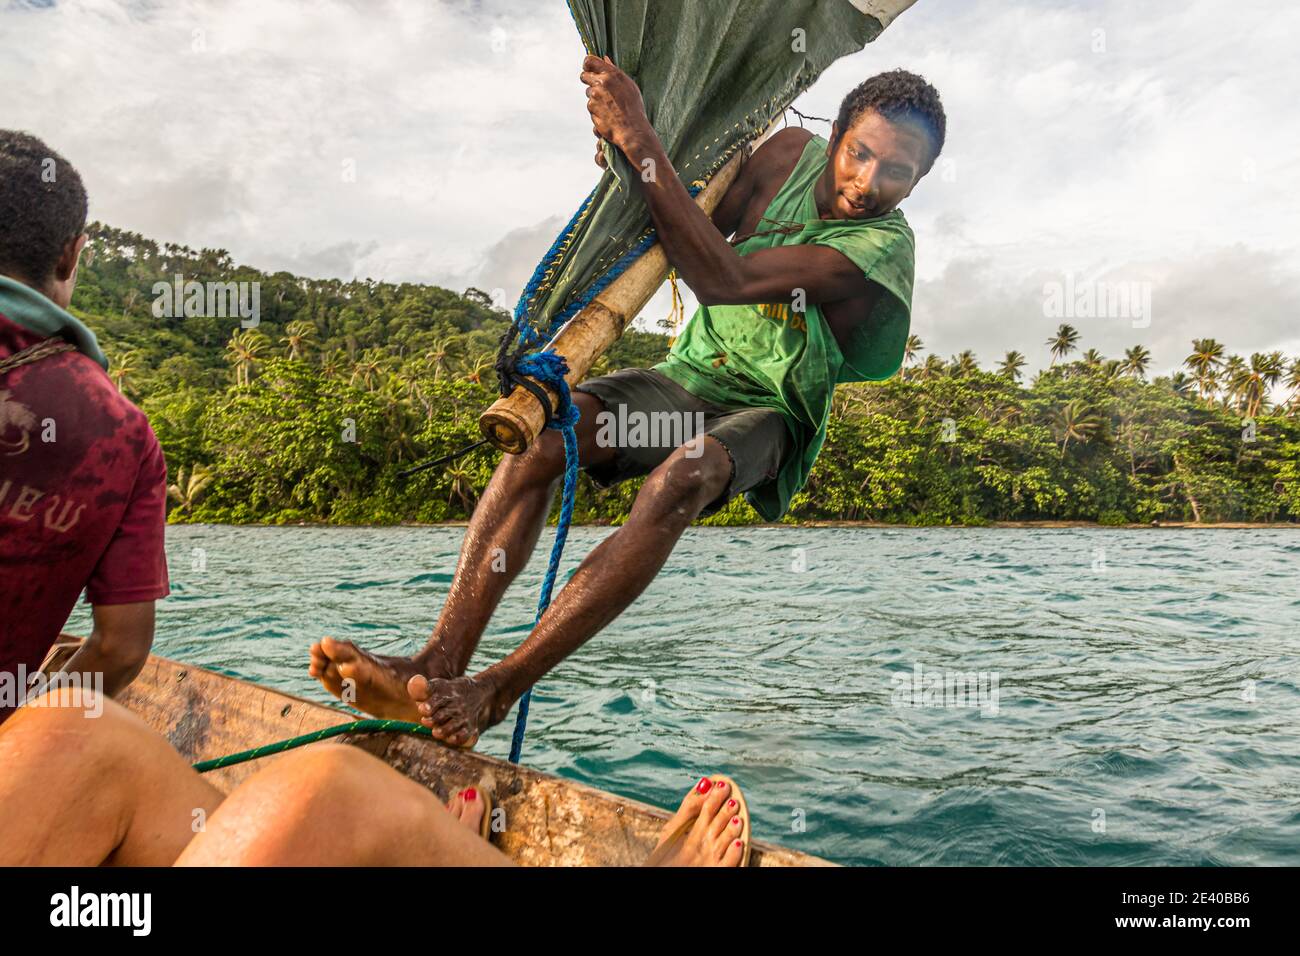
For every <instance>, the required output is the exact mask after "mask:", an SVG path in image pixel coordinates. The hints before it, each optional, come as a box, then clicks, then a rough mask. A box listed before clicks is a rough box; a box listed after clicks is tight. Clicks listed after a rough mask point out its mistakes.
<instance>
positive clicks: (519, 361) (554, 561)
mask: <svg viewBox="0 0 1300 956" xmlns="http://www.w3.org/2000/svg"><path fill="white" fill-rule="evenodd" d="M699 191H700V187H699V186H692V187H691V189H690V193H691V195H692V196H694V195H695V194H696V193H698V192H699ZM595 195H596V190H594V189H593V190H592V191H591V193H590V194H589V195H588V196H587V198H586V199H585V200H583V203H582V205H581V206H580V207H579V209H578V211H577V212H576V213H574V214H573V218H572V219H570V220H569V224H568V225H567V226H565V227H564V229H563V230H561V231H560V234H559V236H557V237H556V239H555V242H553V243H552V244H551V248H550V249H549V250H548V251H547V253H546V255H545V256H544V257H543V258H542V261H541V262H539V263H538V264H537V268H536V269H535V270H533V275H532V278H531V279H529V280H528V283H527V285H525V286H524V291H523V293H522V294H521V295H520V296H519V303H518V304H517V305H516V306H515V314H514V322H513V324H512V326H511V328H510V330H509V332H507V333H506V335H505V336H503V337H502V340H501V349H500V352H499V354H498V357H497V372H498V375H499V376H500V379H501V393H502V394H503V395H508V394H509V393H510V390H511V388H512V387H513V386H512V384H511V373H518V374H522V375H527V376H530V377H531V378H534V379H536V380H537V381H538V382H541V383H542V384H544V385H549V386H550V387H551V388H552V389H553V390H554V391H555V392H556V394H558V395H559V397H560V400H559V407H558V408H557V409H556V410H555V414H554V415H553V416H552V417H551V419H550V420H549V421H548V422H547V423H546V427H547V428H556V429H559V431H560V434H561V435H562V436H563V437H564V491H563V495H562V497H561V499H560V517H559V520H557V521H556V524H555V541H554V543H552V545H551V558H550V561H549V562H548V563H547V566H546V576H545V577H544V578H543V579H542V593H541V597H540V598H539V599H538V601H537V616H536V618H534V619H533V627H536V626H537V625H538V623H540V622H541V620H542V615H543V614H545V613H546V609H547V608H548V607H550V604H551V592H552V591H553V590H554V588H555V578H556V575H557V574H558V573H559V570H560V558H561V556H562V555H563V554H564V542H565V541H566V540H567V539H568V536H569V523H570V521H572V519H573V501H574V495H575V492H576V491H577V487H578V433H577V424H578V419H579V418H580V414H579V412H578V407H577V406H576V405H574V404H573V401H572V397H571V396H570V394H569V383H568V382H566V381H565V379H564V376H565V375H567V374H568V372H569V366H568V363H567V362H565V360H564V356H562V355H560V354H558V353H557V352H555V351H554V350H553V349H543V350H542V351H539V352H530V353H527V354H521V355H518V356H516V357H515V359H514V360H513V362H512V361H510V360H509V359H508V358H507V353H508V351H509V347H510V343H511V342H512V341H513V339H514V338H515V337H516V336H517V337H518V338H519V339H520V341H522V342H523V344H524V346H525V347H527V346H531V345H536V344H537V343H539V342H542V341H545V340H548V339H549V338H551V337H553V336H554V335H555V333H556V332H557V331H558V330H559V328H560V326H562V325H563V324H564V323H565V322H567V321H569V319H571V318H573V317H574V316H575V315H577V314H578V313H579V312H581V311H582V310H583V309H585V308H586V307H587V306H588V305H590V304H591V301H592V299H594V298H596V296H598V295H600V293H601V292H603V291H604V290H605V289H606V288H607V287H608V286H609V284H610V283H611V282H613V281H614V280H615V279H617V278H618V277H619V276H621V275H622V274H623V273H624V272H626V271H627V269H628V267H629V266H630V265H631V264H632V263H633V262H635V261H636V260H637V259H638V258H639V257H640V256H641V255H642V254H643V253H644V252H646V250H648V249H649V248H650V247H651V246H653V245H654V244H655V241H656V238H657V237H656V234H655V232H654V230H653V229H652V230H650V231H649V232H648V233H647V234H646V235H645V236H644V237H643V238H642V239H641V241H640V242H638V243H637V244H636V245H635V246H633V247H632V248H631V249H629V250H628V251H627V252H626V253H625V254H623V255H622V256H620V257H619V259H618V261H617V262H615V263H614V265H612V266H611V267H610V268H609V270H608V271H606V272H605V274H604V275H602V276H601V277H600V278H598V279H597V280H596V281H595V282H593V283H592V284H591V285H590V286H588V287H587V288H586V289H585V290H583V292H582V294H581V295H579V296H577V297H575V298H574V300H573V301H572V302H570V303H569V304H568V305H566V306H565V307H564V308H563V309H562V310H560V311H559V312H558V313H556V315H555V317H554V318H553V319H552V320H551V321H550V323H549V328H548V329H547V335H546V338H545V339H544V338H543V336H542V335H541V334H540V333H539V332H537V331H536V330H535V329H534V328H533V327H532V325H531V324H530V322H529V320H528V318H529V306H530V305H531V304H532V301H533V299H534V298H535V297H536V296H537V293H538V290H539V289H540V288H541V285H542V282H543V281H544V280H545V277H546V275H547V274H548V272H550V270H551V269H552V268H554V266H555V264H556V262H557V261H558V259H559V258H560V256H561V255H562V253H563V251H564V247H565V242H566V240H568V239H569V238H570V236H571V235H572V233H573V231H574V230H575V229H576V228H577V226H578V223H579V222H581V221H582V218H583V216H585V215H586V213H587V211H588V209H589V208H590V206H591V203H592V200H593V199H594V198H595ZM532 699H533V689H532V688H531V687H530V688H528V690H526V691H524V694H523V696H522V697H520V698H519V713H518V714H517V715H516V717H515V730H514V734H513V735H512V736H511V738H510V762H511V763H518V762H519V757H520V754H521V753H522V752H523V748H524V733H525V731H526V730H527V728H528V705H529V703H530V702H531V701H532Z"/></svg>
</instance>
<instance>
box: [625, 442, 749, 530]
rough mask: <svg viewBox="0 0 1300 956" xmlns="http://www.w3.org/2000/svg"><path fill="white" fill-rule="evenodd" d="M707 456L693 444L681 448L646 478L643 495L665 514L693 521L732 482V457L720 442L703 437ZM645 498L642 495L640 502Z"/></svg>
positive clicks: (704, 450)
mask: <svg viewBox="0 0 1300 956" xmlns="http://www.w3.org/2000/svg"><path fill="white" fill-rule="evenodd" d="M703 441H704V447H703V453H702V454H700V453H694V457H692V450H691V447H690V445H689V444H687V445H683V446H681V447H679V448H678V449H677V450H676V451H674V452H673V453H672V454H671V455H670V456H669V457H668V458H666V459H665V460H664V461H663V463H662V464H660V465H659V466H658V467H657V468H656V469H655V470H654V471H652V472H651V473H650V477H649V478H647V479H646V483H645V486H643V488H642V494H648V495H649V496H650V502H651V503H652V504H653V506H654V507H655V508H656V509H657V510H659V511H661V512H663V513H665V514H675V515H678V516H688V515H689V518H688V520H693V519H694V518H695V516H696V515H697V514H699V512H700V511H702V510H703V509H704V507H705V506H706V505H708V504H709V503H710V502H712V501H714V500H715V499H716V498H717V497H718V496H719V495H721V494H722V493H723V492H724V491H726V489H727V485H728V484H729V483H730V481H731V458H730V456H729V455H728V453H727V450H726V449H725V448H723V447H722V444H721V443H720V442H718V441H717V439H715V438H712V437H710V436H707V435H706V436H703ZM640 498H641V495H638V499H637V500H638V501H639V500H640Z"/></svg>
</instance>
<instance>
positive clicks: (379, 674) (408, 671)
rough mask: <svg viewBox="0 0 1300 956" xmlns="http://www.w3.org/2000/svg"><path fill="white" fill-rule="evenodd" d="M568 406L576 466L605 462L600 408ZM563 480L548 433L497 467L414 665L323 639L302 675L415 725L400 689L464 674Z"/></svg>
mask: <svg viewBox="0 0 1300 956" xmlns="http://www.w3.org/2000/svg"><path fill="white" fill-rule="evenodd" d="M573 401H574V404H575V405H577V407H578V410H579V412H580V418H579V421H578V426H577V438H578V461H579V463H580V464H581V465H584V466H585V465H588V464H600V463H603V462H606V461H609V460H610V459H611V458H612V457H613V456H614V449H613V448H602V447H600V446H598V445H597V444H596V433H597V426H596V415H597V414H598V413H599V412H600V411H601V410H602V409H603V408H604V404H603V403H602V402H601V400H600V399H598V398H596V397H595V396H594V395H591V394H588V393H586V392H574V393H573ZM563 472H564V441H563V436H562V435H560V433H559V432H558V431H556V430H555V429H553V428H548V429H546V430H545V431H544V432H543V433H542V435H541V436H539V438H538V440H537V441H536V442H534V443H533V447H532V448H530V449H529V450H528V451H527V452H525V453H524V454H522V455H505V456H504V457H503V458H502V459H501V462H500V463H499V464H498V465H497V468H496V471H494V472H493V474H492V479H491V481H489V482H488V486H487V489H486V490H485V491H484V493H483V497H482V499H481V500H480V501H479V504H478V506H477V507H476V508H475V509H474V514H473V515H472V516H471V518H470V522H469V527H468V528H467V529H466V531H465V538H464V541H463V542H462V543H461V550H460V559H459V561H458V562H457V564H456V573H455V575H454V577H453V578H452V582H451V588H450V590H449V591H448V593H447V600H446V602H445V603H444V604H443V608H442V613H441V614H440V615H439V617H438V623H437V624H436V625H435V626H434V629H433V634H432V636H431V637H430V638H429V642H428V643H427V644H426V645H425V647H424V649H423V650H422V651H420V652H419V653H418V654H416V655H415V656H414V657H394V656H387V655H379V654H372V653H370V652H368V651H364V650H362V649H361V648H359V647H357V646H356V645H355V644H353V643H351V642H350V641H338V640H334V639H332V638H328V637H327V638H324V639H322V640H321V641H319V642H317V643H316V644H313V645H312V647H311V664H310V667H309V668H308V672H309V673H310V674H311V675H312V676H313V677H315V678H316V679H317V680H319V681H320V682H321V683H322V684H323V685H324V686H325V688H326V689H327V690H329V691H330V693H332V694H334V695H335V696H338V697H343V696H344V693H343V691H344V685H343V682H344V680H348V679H350V680H352V681H354V682H355V684H354V692H355V695H356V696H355V700H353V701H351V703H354V704H355V705H356V706H357V707H359V708H360V709H361V710H364V711H366V712H367V713H370V714H374V715H376V716H378V717H388V718H392V719H396V720H412V721H414V720H418V719H419V714H418V713H417V712H416V709H415V702H414V701H412V700H411V697H410V695H409V694H408V693H407V690H406V687H407V683H408V682H409V681H410V679H411V678H412V677H414V676H416V675H421V676H425V677H444V678H445V677H458V676H459V675H461V674H464V673H465V669H466V668H467V667H468V666H469V661H470V657H471V656H472V655H473V654H474V649H475V648H477V647H478V642H479V639H480V638H481V637H482V636H483V632H484V631H485V630H486V629H487V625H488V622H489V621H490V620H491V618H492V613H493V612H494V611H495V610H496V608H497V605H498V604H500V603H501V598H502V595H504V594H505V591H506V588H507V587H508V586H509V585H510V582H511V581H513V580H514V579H515V577H516V575H518V574H519V571H520V570H521V569H522V568H523V567H524V565H526V564H527V563H528V559H529V557H530V556H531V555H532V553H533V549H534V548H535V547H536V546H537V540H538V538H539V537H540V536H541V533H542V528H543V527H545V525H546V517H547V515H548V514H549V513H550V510H551V502H552V500H553V498H554V497H555V490H556V488H557V487H558V486H559V483H560V481H561V479H562V477H563Z"/></svg>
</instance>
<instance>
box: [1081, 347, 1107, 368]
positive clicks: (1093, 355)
mask: <svg viewBox="0 0 1300 956" xmlns="http://www.w3.org/2000/svg"><path fill="white" fill-rule="evenodd" d="M1081 361H1082V362H1083V364H1084V365H1086V366H1088V368H1101V363H1102V362H1104V361H1106V356H1104V355H1102V354H1101V353H1100V352H1098V351H1097V350H1096V349H1088V351H1086V352H1084V353H1083V356H1082V359H1081Z"/></svg>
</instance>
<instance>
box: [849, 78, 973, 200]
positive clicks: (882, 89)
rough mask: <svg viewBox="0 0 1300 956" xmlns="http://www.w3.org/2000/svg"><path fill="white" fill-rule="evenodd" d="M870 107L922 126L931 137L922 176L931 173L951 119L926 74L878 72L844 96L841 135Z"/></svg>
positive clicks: (898, 120) (893, 117) (888, 118)
mask: <svg viewBox="0 0 1300 956" xmlns="http://www.w3.org/2000/svg"><path fill="white" fill-rule="evenodd" d="M869 110H872V111H875V112H877V113H879V114H880V115H881V116H883V117H884V118H885V119H887V120H889V121H891V122H903V123H911V124H913V125H916V126H918V127H920V129H921V131H922V132H923V133H925V135H926V137H927V138H928V139H929V140H930V158H929V161H928V162H927V163H926V164H925V168H924V169H922V170H921V175H922V176H924V175H925V174H926V173H928V172H929V171H930V168H931V167H932V166H934V161H935V160H936V159H938V158H939V152H940V151H941V150H942V149H943V140H944V136H945V135H946V134H947V128H948V118H947V117H946V116H945V115H944V112H943V103H942V102H941V101H940V99H939V91H938V90H936V89H935V88H934V87H933V86H931V85H930V84H929V83H927V82H926V80H925V78H924V77H921V76H917V75H916V74H915V73H909V72H908V71H907V70H890V71H889V72H887V73H877V74H876V75H875V76H873V77H871V78H870V79H868V80H864V81H863V82H862V83H860V84H858V86H857V87H855V88H854V89H852V90H850V91H849V95H848V96H846V97H844V102H843V103H841V104H840V115H839V118H838V119H837V120H836V122H837V123H838V124H839V129H840V136H841V137H842V136H843V135H844V134H845V133H847V132H848V131H849V127H851V126H852V125H853V124H854V123H856V122H857V121H858V119H859V117H861V116H862V114H863V113H866V112H867V111H869ZM837 142H838V141H837ZM918 178H919V177H918Z"/></svg>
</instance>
